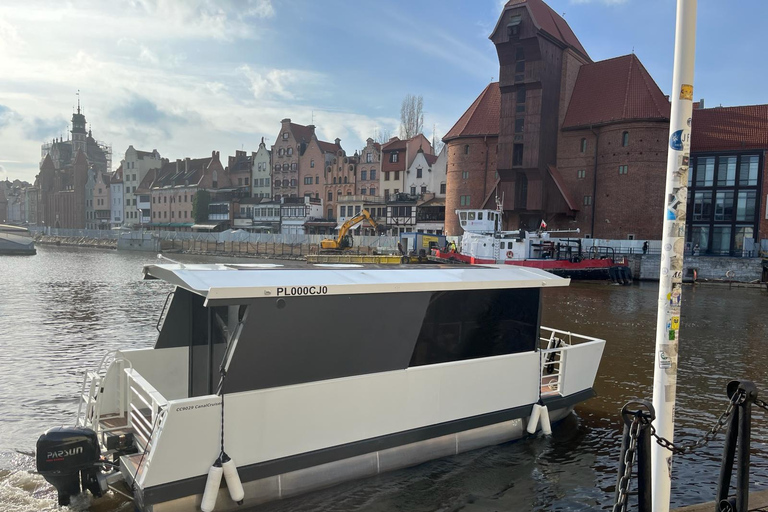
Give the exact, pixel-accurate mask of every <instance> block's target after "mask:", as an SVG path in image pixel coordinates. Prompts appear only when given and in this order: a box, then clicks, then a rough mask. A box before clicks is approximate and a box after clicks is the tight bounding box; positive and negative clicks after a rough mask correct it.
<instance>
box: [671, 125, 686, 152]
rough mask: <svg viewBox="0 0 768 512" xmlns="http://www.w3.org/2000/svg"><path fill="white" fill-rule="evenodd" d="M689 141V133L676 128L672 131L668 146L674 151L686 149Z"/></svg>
mask: <svg viewBox="0 0 768 512" xmlns="http://www.w3.org/2000/svg"><path fill="white" fill-rule="evenodd" d="M690 141H691V134H690V133H686V134H683V130H677V131H676V132H674V133H672V136H671V137H670V138H669V147H670V148H672V149H674V150H675V151H682V150H683V149H687V147H688V146H689V145H690Z"/></svg>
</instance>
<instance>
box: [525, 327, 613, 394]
mask: <svg viewBox="0 0 768 512" xmlns="http://www.w3.org/2000/svg"><path fill="white" fill-rule="evenodd" d="M539 339H540V342H541V349H540V350H539V354H540V358H541V372H540V379H541V387H540V396H541V397H547V396H558V395H559V396H567V395H569V394H571V393H572V392H573V391H576V390H579V389H580V386H582V387H583V384H584V383H587V384H589V382H591V381H589V379H590V378H593V377H594V375H592V376H591V377H590V374H591V373H594V372H596V371H597V365H598V364H599V361H600V355H601V354H602V349H603V345H604V344H605V340H601V339H599V338H593V337H591V336H584V335H582V334H576V333H573V332H570V331H561V330H558V329H551V328H549V327H542V328H541V334H540V337H539ZM569 363H570V364H569ZM592 370H594V372H593V371H592Z"/></svg>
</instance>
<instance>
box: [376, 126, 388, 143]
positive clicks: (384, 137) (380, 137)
mask: <svg viewBox="0 0 768 512" xmlns="http://www.w3.org/2000/svg"><path fill="white" fill-rule="evenodd" d="M391 138H392V130H390V129H389V128H381V129H379V128H376V132H375V133H374V136H373V141H374V142H378V143H379V144H386V143H387V142H389V139H391Z"/></svg>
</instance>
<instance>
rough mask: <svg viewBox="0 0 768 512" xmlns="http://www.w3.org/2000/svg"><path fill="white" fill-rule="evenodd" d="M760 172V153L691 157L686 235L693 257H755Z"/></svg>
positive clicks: (758, 220)
mask: <svg viewBox="0 0 768 512" xmlns="http://www.w3.org/2000/svg"><path fill="white" fill-rule="evenodd" d="M762 169H763V153H762V152H761V151H745V152H728V153H698V154H694V155H692V157H691V166H690V170H689V173H688V212H687V219H688V221H687V231H686V232H687V239H688V242H689V244H690V248H691V250H692V251H693V252H694V254H696V253H698V254H707V255H713V256H755V255H757V252H758V249H759V247H758V244H759V242H758V241H757V240H755V239H756V237H757V233H758V227H759V222H760V218H759V211H760V195H761V194H760V190H761V188H760V184H761V183H762V178H763V177H762Z"/></svg>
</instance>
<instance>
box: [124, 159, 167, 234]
mask: <svg viewBox="0 0 768 512" xmlns="http://www.w3.org/2000/svg"><path fill="white" fill-rule="evenodd" d="M162 165H163V159H162V158H161V157H160V153H158V152H157V150H156V149H153V150H152V151H140V150H138V149H135V148H134V147H133V146H128V149H126V150H125V158H124V159H123V160H122V161H121V162H120V166H121V167H122V168H123V196H124V201H125V202H124V204H125V210H124V211H125V216H124V219H125V220H124V223H125V225H127V226H133V225H138V224H139V223H140V222H139V210H138V204H137V199H138V198H137V197H136V195H135V193H136V189H137V188H138V187H139V184H140V183H141V182H142V181H143V180H144V176H146V174H147V172H149V170H150V169H159V168H160V166H162Z"/></svg>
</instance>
